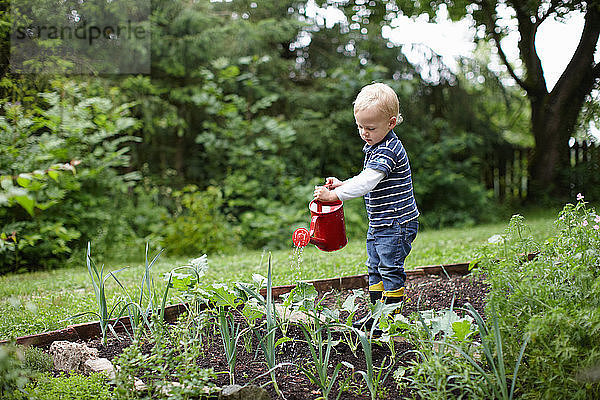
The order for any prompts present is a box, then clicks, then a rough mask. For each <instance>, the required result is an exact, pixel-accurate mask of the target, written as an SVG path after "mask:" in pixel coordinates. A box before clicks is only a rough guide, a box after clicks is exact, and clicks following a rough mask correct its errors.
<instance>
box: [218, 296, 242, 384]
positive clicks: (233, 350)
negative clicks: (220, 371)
mask: <svg viewBox="0 0 600 400" xmlns="http://www.w3.org/2000/svg"><path fill="white" fill-rule="evenodd" d="M217 318H218V321H219V332H220V334H221V341H222V342H223V348H224V349H225V358H226V359H227V365H228V366H229V384H230V385H234V384H235V363H236V360H237V344H238V340H239V338H240V336H241V335H240V325H239V324H236V323H235V321H234V320H233V319H232V318H230V316H229V313H228V312H227V311H226V310H225V308H224V307H220V308H219V311H218V316H217Z"/></svg>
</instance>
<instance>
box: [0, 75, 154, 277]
mask: <svg viewBox="0 0 600 400" xmlns="http://www.w3.org/2000/svg"><path fill="white" fill-rule="evenodd" d="M53 85H54V86H53V91H52V92H48V93H41V94H39V96H38V98H37V103H36V105H35V106H31V107H27V108H26V107H23V106H21V105H19V104H12V105H11V104H5V105H4V106H3V111H4V114H5V115H4V116H0V128H1V129H2V131H3V134H2V135H1V136H0V146H1V147H2V148H3V151H2V152H1V153H0V177H1V183H2V185H1V186H2V187H1V189H0V232H1V233H2V241H1V242H0V273H4V272H8V271H16V270H19V269H21V268H27V269H34V268H39V267H56V266H59V265H61V264H63V263H64V262H65V260H66V259H67V258H68V257H69V256H70V255H71V253H72V251H73V249H74V248H79V249H81V250H83V248H84V246H83V244H84V243H86V242H87V241H89V240H91V239H93V240H94V244H95V247H96V248H97V249H98V250H99V251H100V252H104V251H106V250H107V249H108V248H110V247H111V246H112V245H113V244H115V243H122V242H123V240H124V239H126V238H130V237H135V236H136V232H135V226H131V225H130V224H131V222H132V221H131V220H132V219H134V218H123V216H122V214H121V213H120V212H119V213H117V212H115V210H117V209H120V208H121V207H122V206H123V205H125V204H129V203H131V202H132V200H131V199H130V196H129V191H130V189H131V186H132V183H133V182H134V181H135V180H137V179H138V178H139V174H137V173H136V172H127V173H125V171H124V168H125V167H128V166H129V156H128V151H129V148H128V146H127V144H128V143H130V142H132V141H135V140H137V139H136V138H135V137H131V136H128V135H127V132H128V131H129V130H131V129H132V128H134V127H135V126H136V125H137V121H136V120H135V119H133V118H131V117H129V116H128V110H129V107H131V104H114V103H113V102H112V100H110V99H109V98H104V97H100V96H97V97H88V93H87V92H86V91H87V90H88V89H87V86H86V85H85V84H75V83H65V84H62V83H60V82H54V84H53ZM61 169H62V170H68V171H70V172H67V171H63V172H62V173H59V172H60V170H61ZM130 210H135V208H134V207H130ZM157 214H158V213H157Z"/></svg>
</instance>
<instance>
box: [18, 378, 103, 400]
mask: <svg viewBox="0 0 600 400" xmlns="http://www.w3.org/2000/svg"><path fill="white" fill-rule="evenodd" d="M25 391H26V392H27V398H28V399H39V400H54V399H65V400H80V399H81V400H109V399H113V398H114V395H113V392H112V389H111V387H110V384H109V379H108V378H107V376H106V375H105V374H101V373H100V374H91V375H89V376H85V375H80V374H69V375H68V376H67V375H64V374H61V375H59V376H52V375H51V374H49V373H45V374H41V375H39V376H37V377H36V379H35V381H34V382H31V383H30V384H28V385H27V386H26V387H25Z"/></svg>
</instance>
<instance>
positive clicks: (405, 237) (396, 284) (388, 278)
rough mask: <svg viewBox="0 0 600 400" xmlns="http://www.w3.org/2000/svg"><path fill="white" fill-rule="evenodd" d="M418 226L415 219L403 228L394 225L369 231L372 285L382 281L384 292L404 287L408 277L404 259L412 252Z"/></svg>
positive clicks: (369, 266) (370, 279) (399, 225)
mask: <svg viewBox="0 0 600 400" xmlns="http://www.w3.org/2000/svg"><path fill="white" fill-rule="evenodd" d="M418 229H419V222H418V221H417V220H416V219H415V220H412V221H409V222H405V223H404V224H400V223H399V222H398V221H394V223H393V224H392V225H391V226H384V227H378V228H373V227H369V230H368V231H367V256H368V257H369V258H368V259H367V263H366V264H367V268H368V270H369V285H375V284H377V283H379V282H381V281H383V288H384V290H385V291H391V290H396V289H400V288H401V287H404V281H406V273H405V272H404V259H405V258H406V256H408V253H410V250H411V249H412V242H413V240H415V238H416V237H417V231H418Z"/></svg>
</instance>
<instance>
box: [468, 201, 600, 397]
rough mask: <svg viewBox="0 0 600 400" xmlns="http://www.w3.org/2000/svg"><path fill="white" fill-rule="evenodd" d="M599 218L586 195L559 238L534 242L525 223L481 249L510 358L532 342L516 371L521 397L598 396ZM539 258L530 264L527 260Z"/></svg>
mask: <svg viewBox="0 0 600 400" xmlns="http://www.w3.org/2000/svg"><path fill="white" fill-rule="evenodd" d="M599 225H600V216H598V214H597V213H596V211H595V210H594V209H593V208H588V206H587V204H586V203H585V202H584V201H583V196H581V195H579V196H578V202H577V203H576V204H567V205H566V206H565V207H564V208H563V210H562V211H561V212H560V216H559V218H558V220H557V221H556V232H555V234H554V235H553V236H551V237H550V238H549V239H548V240H546V242H544V243H541V244H538V243H535V242H534V241H533V240H532V239H531V237H530V235H529V234H528V231H527V227H526V225H525V224H524V221H523V217H521V216H514V217H513V218H512V219H511V221H510V224H509V226H508V229H507V231H506V233H505V234H504V235H502V236H498V237H496V238H495V239H496V240H494V241H493V242H494V243H492V244H490V245H488V246H486V247H484V248H483V249H482V251H481V257H480V259H479V262H480V264H481V266H482V267H483V268H481V271H482V272H483V273H485V274H486V275H487V279H488V281H489V283H490V285H491V291H490V295H489V302H488V307H493V308H495V309H496V310H497V311H498V314H499V321H500V322H499V325H500V331H501V335H502V338H503V339H504V344H505V347H506V352H507V359H509V360H513V361H514V360H515V359H516V357H518V354H519V346H520V343H521V342H522V337H523V334H526V335H528V336H529V337H530V338H531V340H530V343H529V344H528V346H527V349H526V351H525V356H524V365H523V370H522V371H520V372H519V374H520V378H519V379H520V383H521V384H522V386H523V387H522V391H521V392H522V393H523V396H522V397H523V398H530V399H534V398H535V399H537V398H569V399H591V398H600V381H599V380H598V377H597V376H598V373H597V371H598V368H599V366H600V264H599V262H598V260H600V226H599ZM534 252H536V253H537V255H536V257H535V258H533V259H532V260H531V261H528V260H527V258H525V257H524V254H528V253H534Z"/></svg>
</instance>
